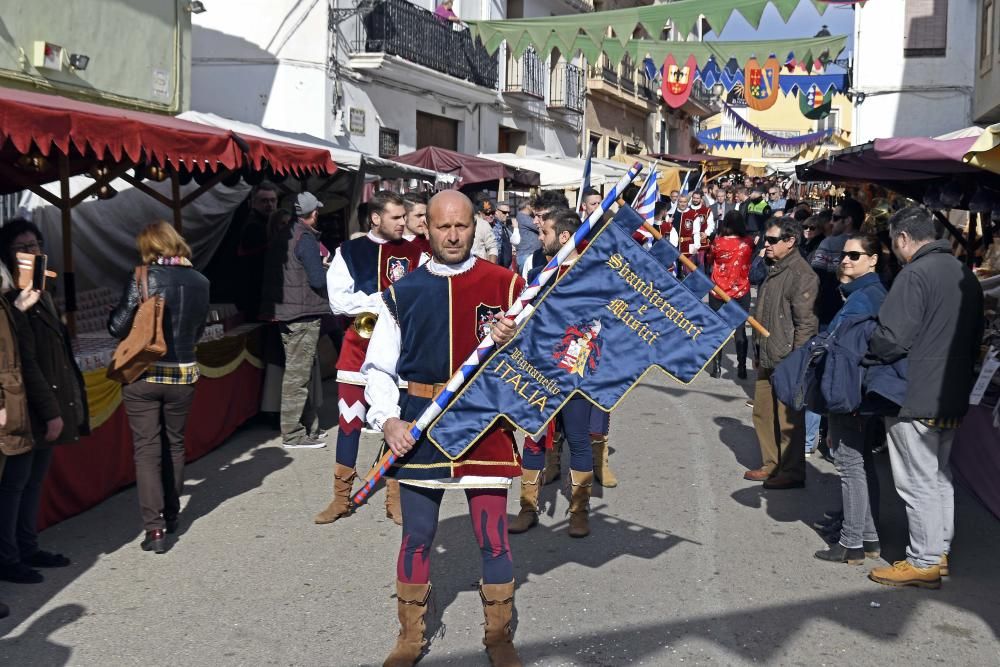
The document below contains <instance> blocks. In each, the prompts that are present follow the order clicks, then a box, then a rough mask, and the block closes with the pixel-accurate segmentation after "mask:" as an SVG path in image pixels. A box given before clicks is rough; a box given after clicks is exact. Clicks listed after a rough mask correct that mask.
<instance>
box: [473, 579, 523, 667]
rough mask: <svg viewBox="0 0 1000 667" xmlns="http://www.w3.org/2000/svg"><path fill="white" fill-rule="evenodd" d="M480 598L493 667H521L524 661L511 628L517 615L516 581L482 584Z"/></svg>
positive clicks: (488, 653) (487, 649) (485, 639)
mask: <svg viewBox="0 0 1000 667" xmlns="http://www.w3.org/2000/svg"><path fill="white" fill-rule="evenodd" d="M479 597H480V598H482V600H483V616H485V617H486V634H485V636H484V637H483V645H484V646H485V647H486V655H488V656H489V657H490V664H491V665H493V667H521V658H520V657H518V655H517V650H516V649H515V648H514V632H513V631H512V630H511V628H510V621H511V617H512V616H513V614H514V582H513V581H511V582H510V583H509V584H480V585H479Z"/></svg>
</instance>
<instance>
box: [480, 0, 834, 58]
mask: <svg viewBox="0 0 1000 667" xmlns="http://www.w3.org/2000/svg"><path fill="white" fill-rule="evenodd" d="M799 3H800V0H738V1H737V2H734V0H678V2H667V3H662V4H657V5H649V6H645V7H630V8H627V9H613V10H610V11H604V12H592V13H588V14H567V15H565V16H545V17H538V18H528V19H499V20H492V21H467V23H468V24H469V29H470V31H471V36H472V38H473V41H475V38H476V37H477V36H478V37H479V38H480V39H481V40H482V42H483V44H484V45H485V46H486V50H487V51H489V53H490V54H491V55H492V54H493V53H495V52H496V50H497V49H498V48H500V44H502V43H503V42H507V44H508V45H509V46H510V47H511V48H521V49H523V48H525V47H527V46H532V47H533V48H534V49H535V50H536V51H539V52H541V53H545V54H548V53H549V52H550V51H551V50H552V48H553V47H558V48H559V49H560V51H561V52H562V53H563V55H566V54H567V53H570V52H571V47H573V43H574V42H575V41H576V40H577V38H578V37H583V38H586V40H588V41H589V42H590V43H591V45H599V44H600V43H601V41H602V40H603V39H604V37H605V36H606V35H607V34H608V30H611V31H613V33H614V35H616V37H615V39H616V40H617V41H618V42H619V46H622V47H623V46H625V45H626V43H627V42H628V41H629V40H630V39H631V37H632V35H634V34H635V33H636V29H637V28H642V30H644V31H645V32H646V34H647V35H650V36H659V35H660V33H661V32H662V31H663V28H664V27H665V26H666V25H667V24H668V23H670V24H672V25H673V26H675V29H676V30H677V31H679V32H681V33H683V34H687V33H688V32H690V31H691V30H692V29H693V28H694V27H695V26H696V25H698V24H699V23H700V22H701V20H702V19H703V18H704V19H705V20H706V21H708V23H709V24H710V25H711V26H712V28H713V30H715V33H716V34H719V33H721V32H722V31H723V30H724V29H725V27H726V24H727V23H728V22H729V19H730V18H732V15H733V14H734V13H737V14H739V15H740V16H742V17H743V18H744V19H746V21H747V23H749V24H750V25H751V26H753V27H754V28H757V27H759V26H760V22H761V18H762V16H763V15H764V9H765V8H766V7H767V5H769V4H770V5H773V6H774V8H775V9H777V10H778V15H779V16H780V17H781V20H782V21H783V22H785V23H787V22H788V19H789V18H790V17H791V15H792V13H793V12H794V11H795V9H796V8H797V7H798V6H799ZM812 4H813V5H814V6H815V7H816V10H817V11H818V12H819V13H820V14H822V13H823V12H825V11H826V5H825V4H824V3H822V2H820V1H819V0H812ZM673 43H674V44H681V43H682V42H673ZM564 47H565V48H564ZM577 48H580V49H583V48H584V47H583V46H579V47H577ZM585 52H586V51H585ZM782 53H783V52H782ZM651 55H652V54H651ZM686 55H687V54H684V55H681V56H678V59H680V60H683V59H684V58H685V57H686ZM515 57H520V56H519V55H518V54H515ZM663 57H664V56H663V55H661V56H660V57H658V58H657V57H655V56H654V58H653V60H654V61H656V62H662V60H663ZM588 58H590V56H589V55H588Z"/></svg>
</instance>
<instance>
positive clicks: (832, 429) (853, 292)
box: [815, 234, 886, 565]
mask: <svg viewBox="0 0 1000 667" xmlns="http://www.w3.org/2000/svg"><path fill="white" fill-rule="evenodd" d="M878 259H879V242H878V239H877V238H875V237H873V236H866V235H864V234H855V235H852V236H850V237H849V238H848V239H847V241H846V242H845V243H844V249H843V251H841V253H840V270H839V273H840V276H841V278H840V280H841V285H840V293H841V295H842V296H843V298H844V299H845V301H844V305H843V306H841V307H840V310H838V311H837V313H836V314H835V315H834V317H833V319H832V320H831V321H830V331H834V332H835V331H836V330H837V327H838V325H839V324H840V323H841V322H843V321H844V320H845V318H848V317H851V316H865V315H867V316H871V317H874V316H875V315H877V314H878V311H879V308H880V307H881V306H882V302H883V301H884V300H885V295H886V291H885V287H883V286H882V281H881V280H880V279H879V276H878ZM827 419H828V422H829V438H830V451H831V453H832V454H833V461H834V464H835V465H836V466H837V472H839V473H840V492H841V496H842V500H843V505H844V518H843V523H842V524H841V527H840V539H839V540H838V541H837V543H836V544H834V545H832V546H831V547H829V548H828V549H826V550H823V551H817V552H816V553H815V556H816V558H818V559H820V560H824V561H829V562H833V563H847V564H849V565H861V564H862V563H864V561H865V557H868V558H878V557H879V555H880V552H881V547H880V544H879V538H878V529H877V527H876V525H875V520H874V518H873V516H874V515H873V513H872V508H871V499H870V498H869V494H868V488H869V486H868V484H869V481H870V480H871V481H874V480H877V477H876V472H875V469H874V464H873V462H872V460H871V457H870V456H865V428H866V421H867V418H866V417H864V416H862V415H858V414H835V413H831V414H830V415H828V417H827Z"/></svg>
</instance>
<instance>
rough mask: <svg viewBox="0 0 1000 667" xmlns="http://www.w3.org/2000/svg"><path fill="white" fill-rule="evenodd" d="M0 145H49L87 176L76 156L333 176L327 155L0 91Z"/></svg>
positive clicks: (42, 149) (45, 150) (165, 119)
mask: <svg viewBox="0 0 1000 667" xmlns="http://www.w3.org/2000/svg"><path fill="white" fill-rule="evenodd" d="M0 147H2V148H3V149H4V153H8V152H9V148H10V147H13V148H14V149H15V150H16V151H17V153H21V154H24V153H28V152H30V151H32V150H33V147H34V149H37V150H38V152H39V153H41V154H42V155H43V156H46V157H48V156H49V155H50V154H51V153H52V150H53V147H54V148H55V149H57V150H58V151H59V152H60V153H62V154H65V155H69V156H70V157H71V158H73V161H74V165H73V166H74V168H73V172H74V173H80V172H81V171H85V170H86V168H87V167H86V165H85V164H84V163H82V162H81V161H80V160H79V158H84V159H85V158H88V157H89V158H92V159H94V160H104V161H114V162H121V161H122V160H125V159H127V160H129V161H130V162H133V163H139V162H148V163H151V164H157V165H159V166H167V165H168V164H169V165H172V166H173V167H175V168H177V169H178V170H180V169H185V170H188V171H215V170H217V169H218V168H219V167H225V168H228V169H235V168H237V167H241V166H243V165H245V164H248V165H250V166H251V167H252V168H254V169H261V168H262V167H263V166H267V167H269V168H270V169H272V170H273V171H275V172H277V173H279V174H285V173H288V172H292V173H295V174H302V173H308V172H320V173H323V172H325V173H332V172H334V171H336V165H334V163H333V160H331V159H330V153H329V152H328V151H326V150H320V149H315V148H309V147H306V146H297V145H294V144H288V143H284V142H278V141H271V140H266V139H260V138H258V137H240V136H238V135H236V134H234V133H233V132H230V131H228V130H223V129H219V128H214V127H209V126H207V125H202V124H200V123H191V122H188V121H185V120H180V119H178V118H174V117H171V116H161V115H157V114H152V113H144V112H141V111H128V110H125V109H118V108H114V107H105V106H100V105H97V104H91V103H88V102H79V101H77V100H72V99H69V98H66V97H60V96H57V95H46V94H42V93H33V92H27V91H22V90H14V89H10V88H0Z"/></svg>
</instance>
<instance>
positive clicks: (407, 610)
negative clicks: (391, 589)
mask: <svg viewBox="0 0 1000 667" xmlns="http://www.w3.org/2000/svg"><path fill="white" fill-rule="evenodd" d="M430 596H431V585H430V584H404V583H403V582H402V581H396V611H397V613H398V614H399V637H398V638H397V639H396V645H395V646H393V647H392V653H390V654H389V657H388V658H386V659H385V662H383V663H382V667H412V665H415V664H416V663H417V660H419V659H420V657H421V655H422V654H423V652H424V646H426V645H427V641H426V640H425V639H424V630H426V629H427V624H426V623H425V622H424V616H425V615H426V614H427V600H428V599H429V598H430Z"/></svg>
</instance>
